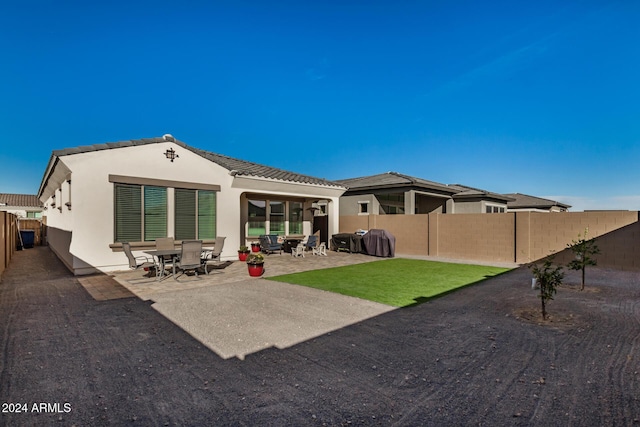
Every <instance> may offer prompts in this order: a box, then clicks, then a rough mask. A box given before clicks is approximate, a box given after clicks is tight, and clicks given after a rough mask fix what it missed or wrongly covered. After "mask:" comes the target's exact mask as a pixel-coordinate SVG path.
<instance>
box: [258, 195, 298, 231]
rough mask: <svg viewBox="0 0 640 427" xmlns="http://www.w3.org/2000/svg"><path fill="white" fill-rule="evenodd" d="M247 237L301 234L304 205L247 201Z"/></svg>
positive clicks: (284, 202) (269, 201)
mask: <svg viewBox="0 0 640 427" xmlns="http://www.w3.org/2000/svg"><path fill="white" fill-rule="evenodd" d="M248 213H249V218H248V222H249V224H248V234H247V235H248V236H252V237H256V236H260V235H263V234H278V235H280V236H284V235H291V234H302V230H303V218H304V204H303V202H300V201H293V200H248Z"/></svg>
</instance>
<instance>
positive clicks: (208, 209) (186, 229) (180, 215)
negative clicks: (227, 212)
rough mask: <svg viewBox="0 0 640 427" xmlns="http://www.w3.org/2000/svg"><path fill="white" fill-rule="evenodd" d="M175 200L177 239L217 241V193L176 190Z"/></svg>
mask: <svg viewBox="0 0 640 427" xmlns="http://www.w3.org/2000/svg"><path fill="white" fill-rule="evenodd" d="M175 199H176V207H175V215H176V220H175V221H176V222H175V235H176V236H175V237H176V239H177V240H190V239H199V240H204V239H215V237H216V193H215V192H214V191H206V190H189V189H182V188H176V191H175Z"/></svg>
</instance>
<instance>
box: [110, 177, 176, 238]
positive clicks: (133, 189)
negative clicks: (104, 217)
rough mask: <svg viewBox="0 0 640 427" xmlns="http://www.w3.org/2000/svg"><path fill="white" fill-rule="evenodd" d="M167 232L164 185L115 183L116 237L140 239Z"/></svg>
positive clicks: (158, 235) (162, 234)
mask: <svg viewBox="0 0 640 427" xmlns="http://www.w3.org/2000/svg"><path fill="white" fill-rule="evenodd" d="M166 236H167V189H166V188H162V187H152V186H142V185H134V184H116V185H115V241H116V242H139V241H149V240H155V239H156V238H158V237H166Z"/></svg>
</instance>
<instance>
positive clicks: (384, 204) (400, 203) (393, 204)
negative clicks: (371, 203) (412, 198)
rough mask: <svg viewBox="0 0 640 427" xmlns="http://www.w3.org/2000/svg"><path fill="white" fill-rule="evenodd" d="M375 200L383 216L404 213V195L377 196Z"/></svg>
mask: <svg viewBox="0 0 640 427" xmlns="http://www.w3.org/2000/svg"><path fill="white" fill-rule="evenodd" d="M377 198H378V201H379V202H380V209H381V210H382V211H383V212H384V213H385V214H403V213H404V193H390V194H379V195H378V196H377Z"/></svg>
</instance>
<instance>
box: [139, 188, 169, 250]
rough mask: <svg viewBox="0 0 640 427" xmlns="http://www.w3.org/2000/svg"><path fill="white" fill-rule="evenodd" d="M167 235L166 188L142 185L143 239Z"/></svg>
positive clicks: (148, 239) (153, 238)
mask: <svg viewBox="0 0 640 427" xmlns="http://www.w3.org/2000/svg"><path fill="white" fill-rule="evenodd" d="M159 237H167V189H166V188H163V187H144V240H146V241H150V240H156V239H157V238H159Z"/></svg>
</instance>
